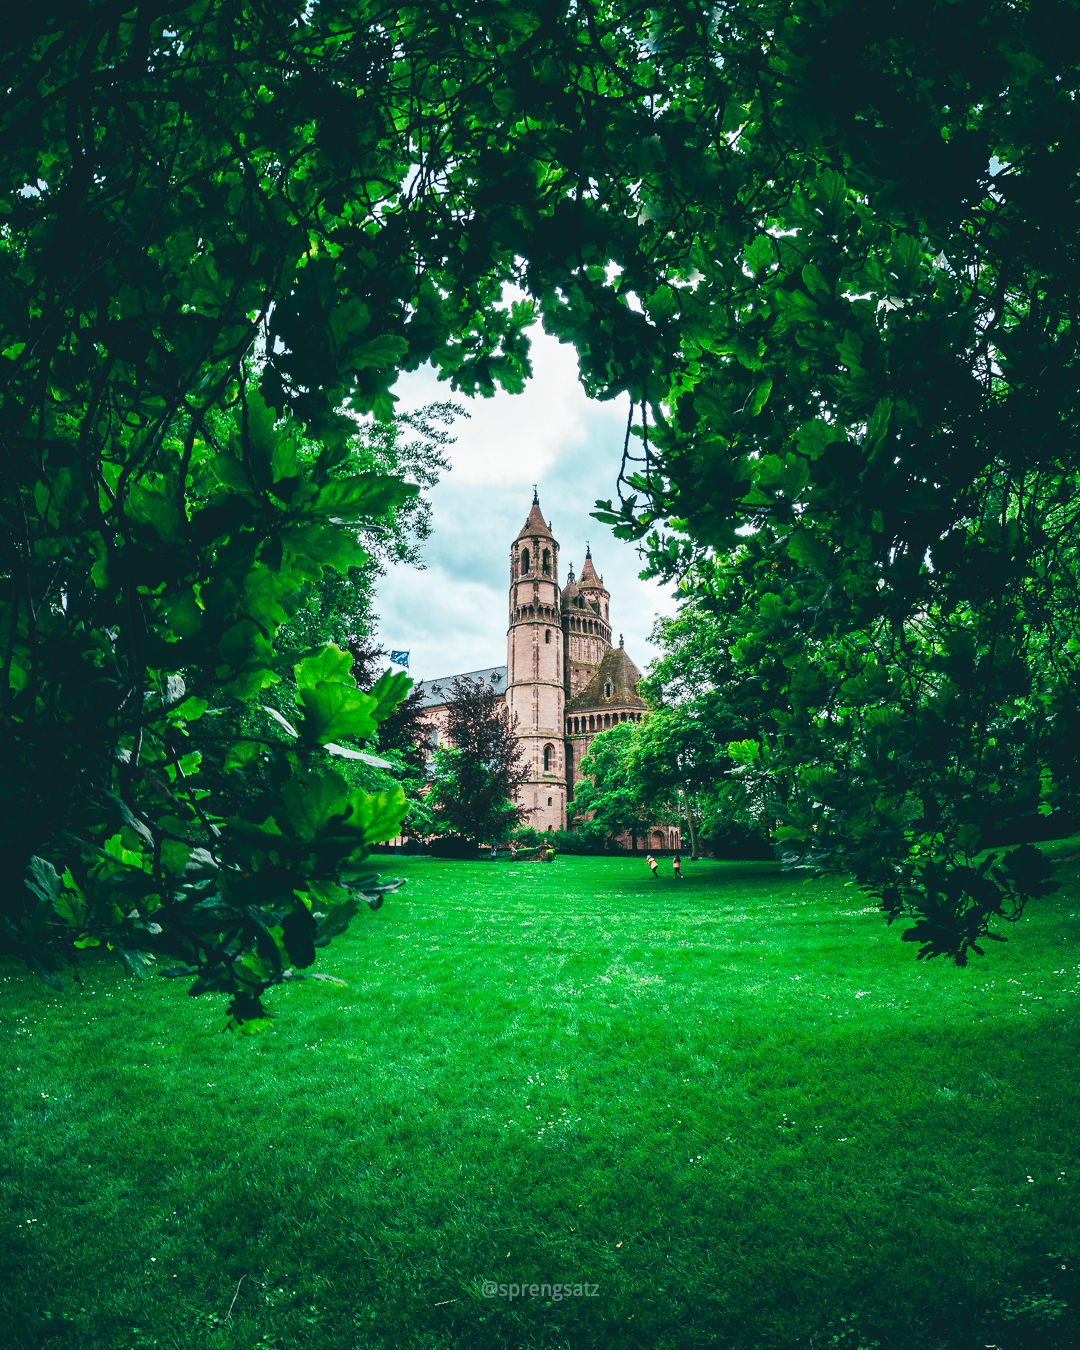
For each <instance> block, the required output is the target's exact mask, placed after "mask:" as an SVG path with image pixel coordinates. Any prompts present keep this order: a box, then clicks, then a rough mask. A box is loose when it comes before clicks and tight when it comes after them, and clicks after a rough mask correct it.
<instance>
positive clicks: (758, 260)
mask: <svg viewBox="0 0 1080 1350" xmlns="http://www.w3.org/2000/svg"><path fill="white" fill-rule="evenodd" d="M743 262H744V263H745V264H746V266H747V267H748V268H749V270H750V275H751V276H753V277H755V278H757V277H760V276H761V274H762V273H763V272H766V271H768V270H769V268H770V267H772V266H773V265H774V264H775V262H776V243H775V241H774V240H773V239H770V238H769V236H768V235H766V234H759V235H758V237H757V238H756V239H755V240H754V242H753V243H752V244H751V245H750V247H749V248H748V249H747V250H746V252H745V253H744V254H743Z"/></svg>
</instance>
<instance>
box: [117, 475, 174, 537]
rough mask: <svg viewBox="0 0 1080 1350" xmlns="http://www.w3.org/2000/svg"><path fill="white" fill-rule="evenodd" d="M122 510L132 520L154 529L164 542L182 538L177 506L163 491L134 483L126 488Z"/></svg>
mask: <svg viewBox="0 0 1080 1350" xmlns="http://www.w3.org/2000/svg"><path fill="white" fill-rule="evenodd" d="M124 510H125V512H126V514H127V515H128V516H130V517H131V519H132V520H134V521H137V522H138V523H139V524H140V525H149V526H151V527H152V528H153V529H154V530H156V531H157V534H158V536H159V537H160V539H161V540H162V541H163V542H164V543H166V544H176V543H179V542H180V540H181V539H182V538H183V535H182V532H181V517H180V511H179V508H178V507H177V505H176V503H175V502H173V501H170V500H169V498H168V497H166V496H165V494H164V493H163V492H155V491H154V490H152V489H150V488H144V487H142V486H141V485H140V484H138V483H134V484H132V486H131V487H130V488H129V489H128V495H127V500H126V502H125V503H124Z"/></svg>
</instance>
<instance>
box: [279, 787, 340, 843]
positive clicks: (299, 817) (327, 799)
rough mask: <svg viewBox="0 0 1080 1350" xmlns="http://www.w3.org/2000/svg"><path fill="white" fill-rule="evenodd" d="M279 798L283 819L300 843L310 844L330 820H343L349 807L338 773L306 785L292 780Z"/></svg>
mask: <svg viewBox="0 0 1080 1350" xmlns="http://www.w3.org/2000/svg"><path fill="white" fill-rule="evenodd" d="M281 795H282V797H283V799H284V801H285V808H286V818H287V820H288V822H289V824H290V825H291V826H292V828H293V830H294V831H295V833H296V834H297V836H298V837H299V838H300V839H302V840H303V841H304V843H310V842H311V841H312V840H313V839H314V838H315V836H316V835H317V834H319V832H320V831H321V830H323V829H325V828H326V826H327V825H328V824H329V822H330V821H331V820H332V819H333V817H334V816H344V814H345V812H346V811H347V810H348V809H349V807H350V805H351V804H352V803H351V801H350V798H349V785H348V783H346V781H345V779H344V778H342V777H341V775H340V774H338V773H327V774H321V775H319V776H317V777H312V778H309V779H308V780H307V781H306V782H301V781H300V780H298V779H295V778H293V779H291V780H290V781H289V782H288V783H286V784H285V787H284V788H283V789H282V794H281Z"/></svg>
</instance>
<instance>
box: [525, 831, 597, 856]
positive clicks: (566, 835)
mask: <svg viewBox="0 0 1080 1350" xmlns="http://www.w3.org/2000/svg"><path fill="white" fill-rule="evenodd" d="M512 838H513V840H514V843H515V844H517V845H518V847H519V848H537V847H539V846H540V845H541V844H546V845H548V846H549V847H551V848H554V849H555V851H556V852H557V853H582V854H585V853H588V854H594V855H595V854H598V853H607V852H608V849H607V848H606V847H605V845H604V839H603V837H602V836H600V835H589V834H584V833H581V832H579V831H578V830H534V829H532V828H531V827H529V828H527V829H524V830H515V831H514V834H513V836H512Z"/></svg>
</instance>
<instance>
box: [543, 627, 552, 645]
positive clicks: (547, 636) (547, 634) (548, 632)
mask: <svg viewBox="0 0 1080 1350" xmlns="http://www.w3.org/2000/svg"><path fill="white" fill-rule="evenodd" d="M544 641H545V642H550V641H551V629H550V628H545V629H544Z"/></svg>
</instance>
